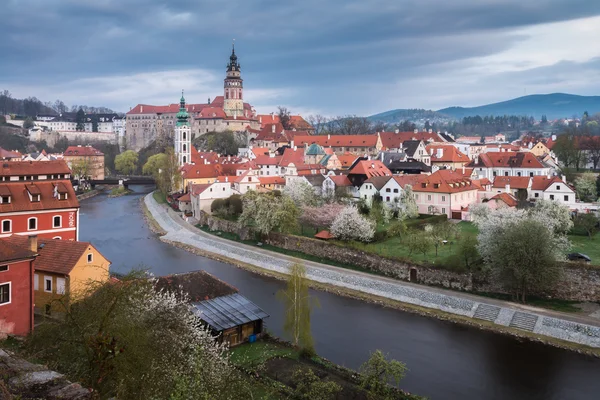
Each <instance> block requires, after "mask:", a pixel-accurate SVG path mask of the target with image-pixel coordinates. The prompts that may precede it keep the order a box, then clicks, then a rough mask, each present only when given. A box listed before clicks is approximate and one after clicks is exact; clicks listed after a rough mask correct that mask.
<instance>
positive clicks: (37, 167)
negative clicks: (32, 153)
mask: <svg viewBox="0 0 600 400" xmlns="http://www.w3.org/2000/svg"><path fill="white" fill-rule="evenodd" d="M0 165H1V168H0V176H31V175H58V174H61V175H62V174H70V173H71V170H70V169H69V167H68V165H67V162H66V161H65V160H52V161H44V162H34V161H3V162H2V163H0Z"/></svg>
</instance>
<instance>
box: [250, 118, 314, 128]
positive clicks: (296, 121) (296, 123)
mask: <svg viewBox="0 0 600 400" xmlns="http://www.w3.org/2000/svg"><path fill="white" fill-rule="evenodd" d="M256 119H258V120H259V121H260V123H261V126H265V125H266V124H273V123H275V124H278V123H280V122H281V120H280V118H279V115H271V114H261V115H257V116H256ZM290 127H291V128H296V129H297V130H307V129H312V128H313V127H312V126H311V125H310V124H309V123H308V122H306V120H305V119H304V118H302V117H301V116H300V115H290Z"/></svg>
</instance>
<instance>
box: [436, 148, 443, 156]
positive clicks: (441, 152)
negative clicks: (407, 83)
mask: <svg viewBox="0 0 600 400" xmlns="http://www.w3.org/2000/svg"><path fill="white" fill-rule="evenodd" d="M443 156H444V149H437V155H436V157H437V158H442V157H443Z"/></svg>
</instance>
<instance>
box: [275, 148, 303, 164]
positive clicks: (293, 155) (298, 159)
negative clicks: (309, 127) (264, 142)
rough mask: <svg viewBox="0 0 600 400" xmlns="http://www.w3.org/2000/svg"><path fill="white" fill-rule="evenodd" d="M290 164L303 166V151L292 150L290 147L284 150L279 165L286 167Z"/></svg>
mask: <svg viewBox="0 0 600 400" xmlns="http://www.w3.org/2000/svg"><path fill="white" fill-rule="evenodd" d="M290 164H294V165H297V164H304V149H298V148H297V149H296V150H294V149H292V148H291V147H288V148H286V149H285V150H284V151H283V156H282V157H281V161H280V163H279V165H281V166H283V167H287V166H288V165H290Z"/></svg>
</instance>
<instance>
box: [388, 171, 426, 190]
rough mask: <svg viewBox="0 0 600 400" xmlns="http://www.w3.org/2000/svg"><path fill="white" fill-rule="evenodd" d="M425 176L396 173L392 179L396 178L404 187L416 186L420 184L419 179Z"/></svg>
mask: <svg viewBox="0 0 600 400" xmlns="http://www.w3.org/2000/svg"><path fill="white" fill-rule="evenodd" d="M423 177H424V175H419V174H409V175H394V176H393V177H392V179H394V180H395V181H396V182H397V183H398V185H400V187H401V188H403V189H404V187H405V186H406V185H410V186H412V187H415V185H416V184H418V183H419V181H420V180H421V178H423Z"/></svg>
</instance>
